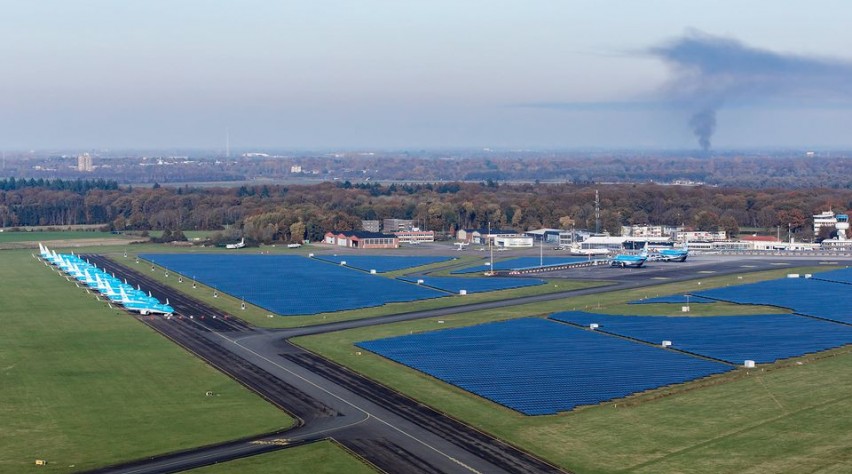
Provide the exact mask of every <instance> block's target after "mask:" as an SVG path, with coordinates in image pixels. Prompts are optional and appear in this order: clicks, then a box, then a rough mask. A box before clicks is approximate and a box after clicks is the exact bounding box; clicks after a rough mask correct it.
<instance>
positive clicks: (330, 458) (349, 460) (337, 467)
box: [188, 441, 376, 474]
mask: <svg viewBox="0 0 852 474" xmlns="http://www.w3.org/2000/svg"><path fill="white" fill-rule="evenodd" d="M188 472H191V473H193V474H230V473H234V474H304V473H306V472H310V473H311V474H337V473H346V474H371V473H375V472H376V471H374V470H373V469H372V468H371V467H369V466H368V465H367V464H364V463H362V462H361V461H359V460H358V459H357V458H355V457H354V456H351V455H350V454H349V451H347V450H346V449H345V448H343V447H341V446H340V445H338V444H337V443H335V442H332V441H320V442H317V443H312V444H308V445H305V446H297V447H295V448H288V449H286V450H284V451H277V452H274V453H269V454H261V455H259V456H252V457H250V458H245V459H238V460H236V461H230V462H226V463H222V464H216V465H213V466H207V467H202V468H199V469H193V470H192V471H188Z"/></svg>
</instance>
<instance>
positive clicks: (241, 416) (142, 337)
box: [0, 250, 292, 472]
mask: <svg viewBox="0 0 852 474" xmlns="http://www.w3.org/2000/svg"><path fill="white" fill-rule="evenodd" d="M0 281H2V282H3V284H2V286H0V324H2V328H3V330H2V331H0V381H2V383H0V433H2V442H0V472H22V471H24V470H27V469H30V466H31V465H32V464H33V462H34V460H35V459H46V460H47V461H48V462H49V464H48V466H47V468H46V469H45V470H46V471H51V472H57V471H63V472H66V471H79V470H85V469H92V468H95V467H98V466H104V465H108V464H112V463H117V462H120V461H127V460H132V459H137V458H141V457H145V456H150V455H154V454H162V453H166V452H170V451H176V450H182V449H187V448H190V447H193V446H200V445H205V444H210V443H214V442H220V441H226V440H230V439H234V438H239V437H244V436H248V435H252V434H256V433H263V432H268V431H273V430H277V429H281V428H285V427H287V426H289V425H290V424H291V423H292V419H291V418H290V417H288V416H287V415H286V414H284V413H283V412H281V411H279V410H278V409H276V408H274V407H273V406H272V405H270V404H268V403H266V402H265V401H263V400H262V399H261V398H260V397H258V396H256V395H255V394H253V393H251V392H250V391H248V390H247V389H245V388H244V387H242V386H241V385H239V384H237V383H236V382H234V381H232V380H231V379H230V378H228V377H227V376H225V375H223V374H221V373H220V372H218V371H216V370H214V369H213V368H211V367H209V366H207V365H206V364H205V363H203V362H202V361H201V360H199V359H197V358H195V357H194V356H192V355H190V354H189V353H187V352H185V351H184V350H183V349H181V348H179V347H178V346H176V345H175V344H173V343H172V342H170V341H168V340H166V339H165V338H163V337H162V336H160V335H158V334H156V333H154V332H153V331H152V330H150V329H148V328H147V327H146V326H144V325H143V324H141V323H140V322H138V321H136V320H135V319H133V318H132V317H131V316H129V315H127V314H126V313H123V312H121V311H118V310H116V309H109V308H108V307H107V306H106V304H105V303H102V302H98V301H96V300H95V299H94V297H93V296H91V295H88V294H87V293H86V292H85V291H84V290H83V289H80V288H77V287H75V285H74V283H71V282H68V281H66V280H65V279H64V278H63V277H61V276H60V275H58V274H57V273H55V272H54V271H52V270H51V269H49V268H47V267H45V266H44V265H43V264H42V263H39V262H37V261H36V260H34V259H33V258H32V257H31V256H30V251H18V250H7V251H0ZM207 391H212V392H213V393H214V394H215V395H214V396H209V397H208V396H206V392H207Z"/></svg>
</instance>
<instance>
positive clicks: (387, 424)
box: [214, 332, 482, 474]
mask: <svg viewBox="0 0 852 474" xmlns="http://www.w3.org/2000/svg"><path fill="white" fill-rule="evenodd" d="M214 334H216V335H217V336H219V337H221V338H222V339H225V340H226V341H229V342H231V343H234V344H236V345H238V346H240V347H241V348H242V349H243V350H245V351H248V352H250V353H252V354H254V355H255V356H257V357H260V358H261V359H263V360H265V361H266V362H269V363H270V364H272V365H274V366H275V367H278V368H279V369H281V370H283V371H285V372H287V373H289V374H291V375H293V376H294V377H298V378H299V379H301V380H302V381H304V382H306V383H308V384H310V385H312V386H314V387H315V388H317V389H319V390H321V391H323V392H325V393H327V394H328V395H330V396H332V397H334V398H336V399H338V400H340V401H341V402H343V403H345V404H346V405H349V406H351V407H352V408H354V409H356V410H358V411H360V412H361V413H363V414H364V415H366V418H364V419H363V420H360V421H358V423H363V422H364V421H367V420H368V419H369V418H371V417H372V418H373V419H375V420H376V421H378V422H380V423H382V424H384V425H385V426H387V427H388V428H392V429H394V430H396V431H398V432H399V433H401V434H403V435H405V436H408V437H409V438H411V439H412V440H414V441H417V442H418V443H420V444H422V445H423V446H426V447H427V448H429V449H431V450H433V451H435V452H436V453H438V454H440V455H442V456H444V457H446V458H447V459H449V460H450V461H452V462H454V463H456V464H458V465H459V466H461V467H463V468H465V469H467V470H468V471H470V472H473V473H476V474H482V473H480V472H479V471H477V470H476V469H474V468H473V467H471V466H468V465H467V464H465V463H463V462H461V461H460V460H458V459H456V458H454V457H452V456H450V455H449V454H447V453H445V452H443V451H441V450H440V449H438V448H436V447H435V446H432V445H431V444H429V443H427V442H425V441H423V440H422V439H420V438H417V437H416V436H414V435H412V434H411V433H408V432H407V431H405V430H403V429H402V428H399V427H397V426H394V425H392V424H391V423H390V422H388V421H385V420H383V419H382V418H379V417H378V416H376V415H374V414H372V413H370V412H369V411H367V410H366V409H364V408H361V407H359V406H357V405H355V404H354V403H352V402H350V401H349V400H346V399H344V398H343V397H341V396H339V395H337V394H335V393H332V392H331V391H330V390H328V389H326V388H325V387H322V386H320V385H319V384H317V383H314V382H313V381H311V380H308V379H307V378H305V377H303V376H301V375H299V374H297V373H296V372H293V371H292V370H290V369H288V368H287V367H284V366H283V365H281V364H279V363H278V362H276V361H273V360H270V359H269V358H268V357H266V356H265V355H263V354H260V353H258V352H256V351H254V350H253V349H250V348H248V347H246V346H244V345H243V344H241V343H240V342H238V341H237V340H235V339H231V338H229V337H228V336H225V335H224V334H220V333H218V332H217V333H214Z"/></svg>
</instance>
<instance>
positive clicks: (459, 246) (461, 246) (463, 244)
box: [453, 242, 470, 252]
mask: <svg viewBox="0 0 852 474" xmlns="http://www.w3.org/2000/svg"><path fill="white" fill-rule="evenodd" d="M453 245H456V246H457V248H456V251H457V252H461V251H462V250H464V249H465V248H467V246H468V245H470V244H469V243H467V242H456V243H454V244H453Z"/></svg>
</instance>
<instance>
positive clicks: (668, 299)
mask: <svg viewBox="0 0 852 474" xmlns="http://www.w3.org/2000/svg"><path fill="white" fill-rule="evenodd" d="M712 302H713V300H710V299H707V298H702V297H700V296H696V295H689V296H688V297H687V295H669V296H658V297H654V298H643V299H641V300H635V301H630V302H629V303H627V304H650V303H712Z"/></svg>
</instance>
